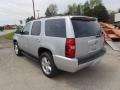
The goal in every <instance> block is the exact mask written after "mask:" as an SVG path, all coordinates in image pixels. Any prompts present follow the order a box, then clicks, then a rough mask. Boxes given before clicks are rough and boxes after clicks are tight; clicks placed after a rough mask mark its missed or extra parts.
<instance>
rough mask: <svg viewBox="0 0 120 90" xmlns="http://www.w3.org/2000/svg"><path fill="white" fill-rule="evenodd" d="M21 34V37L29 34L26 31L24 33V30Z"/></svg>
mask: <svg viewBox="0 0 120 90" xmlns="http://www.w3.org/2000/svg"><path fill="white" fill-rule="evenodd" d="M20 34H21V35H28V34H29V32H28V31H24V32H23V30H22V31H21V32H20Z"/></svg>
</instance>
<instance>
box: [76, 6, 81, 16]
mask: <svg viewBox="0 0 120 90" xmlns="http://www.w3.org/2000/svg"><path fill="white" fill-rule="evenodd" d="M81 13H82V7H81V5H80V4H79V5H78V6H77V15H81Z"/></svg>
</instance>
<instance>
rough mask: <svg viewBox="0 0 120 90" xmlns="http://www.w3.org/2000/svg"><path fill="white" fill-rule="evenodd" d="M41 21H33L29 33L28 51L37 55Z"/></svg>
mask: <svg viewBox="0 0 120 90" xmlns="http://www.w3.org/2000/svg"><path fill="white" fill-rule="evenodd" d="M40 33H41V21H34V22H33V24H32V28H31V32H30V35H29V40H28V43H29V53H30V54H32V55H34V56H36V57H38V48H39V46H40V41H41V35H40Z"/></svg>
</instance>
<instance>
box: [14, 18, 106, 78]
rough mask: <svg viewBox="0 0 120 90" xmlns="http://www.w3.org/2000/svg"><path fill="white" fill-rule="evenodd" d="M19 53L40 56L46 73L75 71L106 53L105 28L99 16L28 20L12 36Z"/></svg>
mask: <svg viewBox="0 0 120 90" xmlns="http://www.w3.org/2000/svg"><path fill="white" fill-rule="evenodd" d="M13 43H14V49H15V53H16V55H18V56H20V55H22V54H23V53H27V54H29V55H30V56H32V57H35V58H37V60H39V62H40V66H41V69H42V71H43V73H44V74H45V75H46V76H47V77H53V76H55V75H56V74H57V73H58V71H59V70H63V71H67V72H76V71H78V70H80V69H82V68H84V67H87V66H90V65H93V64H94V65H95V64H97V63H98V62H100V61H101V58H102V57H103V55H104V54H105V52H106V50H105V48H104V35H103V31H102V29H101V27H100V25H99V23H98V21H97V19H96V18H93V17H83V16H56V17H51V18H41V19H39V20H34V21H31V22H28V23H27V24H26V25H25V27H24V28H23V30H21V31H16V34H15V36H14V39H13Z"/></svg>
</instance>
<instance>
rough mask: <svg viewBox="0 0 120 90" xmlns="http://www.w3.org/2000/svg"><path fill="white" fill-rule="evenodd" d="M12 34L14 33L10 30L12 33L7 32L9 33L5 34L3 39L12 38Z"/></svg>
mask: <svg viewBox="0 0 120 90" xmlns="http://www.w3.org/2000/svg"><path fill="white" fill-rule="evenodd" d="M14 34H15V32H12V33H9V34H7V35H5V39H7V40H12V39H13V36H14Z"/></svg>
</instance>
